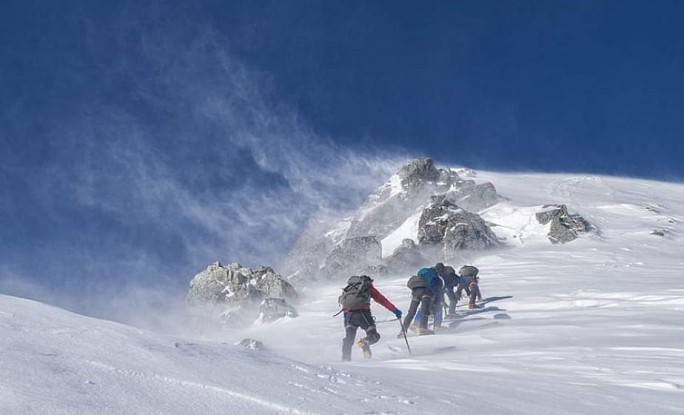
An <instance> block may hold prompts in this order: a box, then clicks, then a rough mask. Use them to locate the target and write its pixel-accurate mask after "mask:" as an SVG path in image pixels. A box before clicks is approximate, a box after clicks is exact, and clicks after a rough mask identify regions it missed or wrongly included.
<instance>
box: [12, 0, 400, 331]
mask: <svg viewBox="0 0 684 415" xmlns="http://www.w3.org/2000/svg"><path fill="white" fill-rule="evenodd" d="M158 13H159V12H158V11H155V10H152V11H147V10H146V11H145V13H140V10H137V9H136V10H128V11H127V12H125V13H124V14H123V15H122V16H120V18H119V19H116V20H115V21H113V22H110V23H107V24H102V22H89V21H86V22H85V24H84V27H85V28H86V29H84V34H83V36H84V39H83V46H84V47H86V48H87V50H88V59H89V62H90V63H89V66H88V68H89V69H81V71H82V72H81V73H75V74H74V73H71V74H70V75H69V76H68V77H67V78H66V79H65V81H66V82H67V83H70V84H69V87H70V88H72V89H73V90H75V91H76V92H77V93H75V94H73V95H72V97H75V98H73V101H72V102H69V104H70V105H69V106H65V107H62V108H51V112H50V114H49V127H48V128H47V129H46V130H47V132H46V133H45V137H43V138H42V139H44V140H45V147H44V148H41V149H40V151H42V152H43V154H46V156H45V157H43V158H41V159H39V160H37V162H36V163H35V164H34V165H33V166H26V165H20V164H19V163H15V164H14V165H13V166H10V167H9V169H10V173H11V174H16V175H18V176H22V177H24V178H26V180H27V183H26V189H27V192H28V195H29V196H26V197H27V198H28V199H30V202H31V204H30V205H29V210H31V211H32V212H34V213H35V214H36V216H40V219H39V222H38V225H35V226H39V229H38V233H36V234H31V233H30V232H28V231H27V230H26V229H24V227H25V226H28V225H27V224H22V221H26V222H27V223H28V221H30V219H31V218H30V215H29V216H23V217H22V216H21V214H22V212H21V210H20V209H19V208H15V209H14V212H13V213H14V214H15V215H19V219H18V221H19V223H18V224H16V225H14V228H13V229H14V233H15V234H16V236H17V237H20V238H24V243H23V244H22V245H28V246H30V248H28V247H11V249H12V250H13V251H12V255H11V258H13V259H10V257H9V256H4V255H3V258H2V261H3V262H5V261H14V262H11V263H9V262H8V263H7V264H8V265H12V269H16V270H18V271H17V273H18V274H20V275H23V276H25V277H24V278H27V279H29V280H32V281H34V282H35V283H36V284H37V286H38V287H44V286H51V287H52V288H53V289H55V290H58V291H61V292H64V293H69V294H70V295H73V296H75V297H77V298H76V299H73V298H72V299H71V300H63V301H59V303H60V304H59V305H62V306H66V307H68V308H72V309H76V310H77V311H80V312H85V313H88V314H94V315H98V316H105V317H115V318H117V319H119V320H124V321H127V322H129V321H134V322H139V318H138V317H137V316H140V315H144V314H150V313H149V312H150V309H151V308H154V304H156V303H157V302H163V301H157V298H168V301H169V302H171V301H173V300H174V299H176V300H179V301H178V302H180V300H181V299H182V298H181V296H179V295H178V293H182V292H183V291H184V290H185V288H186V286H187V282H188V281H189V279H190V278H191V277H192V276H193V275H194V274H195V273H197V272H200V271H201V270H202V269H204V267H206V265H208V264H209V263H211V262H213V261H216V260H220V261H224V262H233V261H239V262H241V263H242V264H243V265H246V266H257V265H273V264H275V263H276V262H277V261H278V260H279V259H280V258H281V257H282V256H283V255H284V254H285V253H286V252H287V250H288V249H289V248H290V246H291V244H292V242H293V241H294V240H295V238H296V236H297V235H298V233H299V231H300V230H301V228H302V225H303V224H304V223H305V221H306V220H307V218H308V217H309V216H310V215H311V214H312V213H314V212H316V211H319V210H335V211H340V210H346V209H349V208H352V207H355V206H356V205H357V204H359V203H360V202H361V200H362V198H363V197H364V196H365V195H366V194H367V192H368V191H369V190H370V189H372V188H373V187H375V186H377V185H379V184H380V183H382V181H384V180H385V179H386V178H387V177H389V175H390V174H391V172H393V171H394V170H395V169H396V168H397V167H398V165H399V163H400V157H393V156H389V157H388V155H387V154H382V156H381V157H380V156H379V155H378V153H375V154H374V152H373V151H371V150H368V149H366V150H367V151H363V152H361V151H360V150H358V149H356V150H355V149H349V148H340V147H338V146H336V145H335V144H334V143H333V142H332V141H331V140H329V139H327V138H325V137H320V136H319V135H317V134H315V133H314V132H313V131H312V130H311V129H310V128H308V127H307V125H306V123H305V122H304V121H302V120H301V119H300V117H299V115H298V114H297V112H296V110H294V109H293V106H291V105H289V104H288V103H287V102H283V101H281V100H280V99H279V98H278V97H277V96H276V91H275V87H274V83H275V80H274V79H272V77H271V76H270V75H269V74H267V73H264V72H259V71H256V70H252V69H250V68H249V66H248V65H246V64H245V63H244V62H242V61H241V60H240V59H238V58H236V57H235V56H234V55H233V54H231V51H230V48H229V41H228V40H227V39H225V38H223V37H222V35H221V34H220V33H218V32H216V31H214V30H212V29H211V28H206V27H204V26H201V25H196V24H191V23H190V22H183V21H179V20H178V18H174V19H175V20H174V19H171V20H169V19H166V18H165V17H167V16H161V15H159V14H158ZM140 16H145V17H140ZM193 23H194V22H193ZM200 27H201V29H198V28H200ZM111 34H114V35H111ZM105 51H107V52H106V53H105ZM93 68H94V69H93ZM72 69H73V68H72ZM47 92H49V91H47ZM47 92H46V93H47ZM26 131H28V130H26ZM33 138H34V139H35V137H33ZM5 243H7V242H5ZM36 259H37V261H36ZM0 265H2V264H0ZM9 286H10V285H5V287H9ZM141 287H144V288H141ZM155 290H156V291H155ZM10 291H12V290H10ZM141 292H144V293H147V294H144V295H141V294H140V293H141ZM152 292H155V293H161V294H158V295H157V294H152ZM9 293H12V292H9ZM128 295H131V296H132V298H131V299H130V301H126V300H125V299H122V298H121V297H126V296H128ZM30 296H32V297H37V298H38V299H41V300H44V301H47V302H53V301H51V298H50V296H49V295H46V294H45V292H44V291H43V290H42V289H38V290H35V292H34V293H33V295H30ZM145 296H148V297H149V298H150V299H149V301H143V303H145V304H146V307H149V308H148V309H145V310H143V311H141V310H139V308H138V307H136V306H135V305H136V304H140V302H141V298H142V297H145ZM84 297H85V298H88V300H84ZM123 303H126V307H131V309H130V313H128V316H126V315H122V309H124V308H125V307H123V306H122V304H123ZM154 324H155V326H158V324H156V322H155V323H154Z"/></svg>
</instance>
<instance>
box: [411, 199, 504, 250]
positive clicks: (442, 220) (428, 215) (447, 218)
mask: <svg viewBox="0 0 684 415" xmlns="http://www.w3.org/2000/svg"><path fill="white" fill-rule="evenodd" d="M418 242H419V244H420V245H440V246H444V247H445V249H447V250H450V251H456V250H463V249H488V248H495V247H498V246H500V242H499V240H498V238H497V237H496V235H495V234H494V232H492V230H491V229H490V228H489V226H487V224H486V223H485V221H484V220H483V219H482V218H481V217H480V216H478V215H477V214H475V213H471V212H468V211H466V210H464V209H461V208H460V207H458V206H457V205H455V204H453V203H452V202H450V201H449V199H448V198H447V197H446V196H444V195H442V196H433V197H432V198H431V199H430V204H429V205H428V207H427V208H425V210H424V211H423V214H422V216H421V218H420V222H419V228H418Z"/></svg>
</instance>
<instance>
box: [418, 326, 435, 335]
mask: <svg viewBox="0 0 684 415" xmlns="http://www.w3.org/2000/svg"><path fill="white" fill-rule="evenodd" d="M416 332H417V333H418V335H419V336H428V335H430V334H435V332H434V331H432V330H430V329H424V328H422V327H418V330H416Z"/></svg>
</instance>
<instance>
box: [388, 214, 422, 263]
mask: <svg viewBox="0 0 684 415" xmlns="http://www.w3.org/2000/svg"><path fill="white" fill-rule="evenodd" d="M422 215H423V209H422V206H421V208H420V209H418V210H417V211H416V213H415V214H413V215H411V216H410V217H409V218H408V219H406V221H405V222H404V223H403V224H402V225H401V226H399V227H398V228H397V230H396V231H394V232H392V233H391V234H389V235H387V237H385V238H384V239H383V240H382V241H381V244H382V257H383V258H386V257H388V256H390V255H392V253H394V250H395V249H397V247H399V246H400V245H401V241H403V240H404V239H412V240H413V242H415V243H418V228H419V224H420V217H421V216H422Z"/></svg>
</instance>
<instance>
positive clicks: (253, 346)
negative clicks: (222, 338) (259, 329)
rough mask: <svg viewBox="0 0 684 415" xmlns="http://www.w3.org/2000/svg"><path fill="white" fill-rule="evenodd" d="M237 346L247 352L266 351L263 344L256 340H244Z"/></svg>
mask: <svg viewBox="0 0 684 415" xmlns="http://www.w3.org/2000/svg"><path fill="white" fill-rule="evenodd" d="M237 345H238V346H240V347H242V348H243V349H247V350H256V351H260V350H264V344H263V343H262V342H260V341H259V340H254V339H243V340H242V341H240V343H238V344H237Z"/></svg>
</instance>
